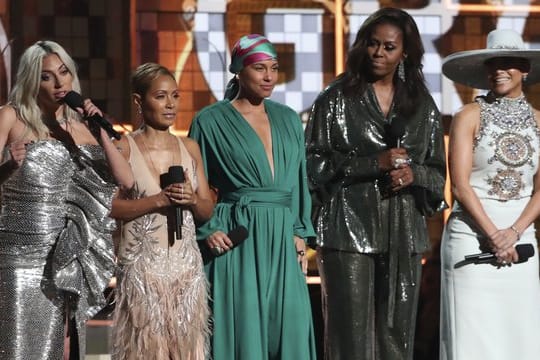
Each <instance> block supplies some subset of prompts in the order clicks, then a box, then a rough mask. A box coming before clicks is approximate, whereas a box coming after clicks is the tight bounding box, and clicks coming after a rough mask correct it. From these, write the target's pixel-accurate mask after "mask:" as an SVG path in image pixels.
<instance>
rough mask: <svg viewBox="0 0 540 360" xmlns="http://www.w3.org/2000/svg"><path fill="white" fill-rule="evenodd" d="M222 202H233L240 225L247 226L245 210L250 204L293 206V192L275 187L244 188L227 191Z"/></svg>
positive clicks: (234, 211)
mask: <svg viewBox="0 0 540 360" xmlns="http://www.w3.org/2000/svg"><path fill="white" fill-rule="evenodd" d="M221 200H222V202H224V203H229V204H233V209H232V211H233V214H234V217H235V219H236V222H237V224H238V225H244V226H247V225H248V224H247V219H246V217H245V214H244V210H245V209H246V208H247V207H249V206H256V207H285V208H289V209H290V208H291V206H292V193H291V192H290V191H284V190H280V189H275V188H242V189H238V190H237V191H234V192H229V193H225V194H223V195H222V197H221Z"/></svg>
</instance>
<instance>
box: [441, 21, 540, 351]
mask: <svg viewBox="0 0 540 360" xmlns="http://www.w3.org/2000/svg"><path fill="white" fill-rule="evenodd" d="M487 45H488V46H487V49H483V50H474V51H465V52H460V53H456V54H453V55H450V56H449V57H448V58H446V59H445V61H444V65H443V72H444V74H445V75H446V76H447V77H449V78H450V79H451V80H453V81H456V82H459V83H461V84H464V85H468V86H471V87H474V88H478V89H488V90H489V92H488V93H487V94H486V95H485V96H478V97H477V98H476V101H474V102H473V103H471V104H467V105H465V106H464V107H463V108H462V109H461V110H460V111H458V112H457V113H456V115H455V116H454V119H453V121H452V126H451V130H450V148H449V163H450V175H451V181H452V192H453V195H454V198H455V200H456V201H455V204H454V207H453V210H452V214H451V216H450V218H449V220H448V223H447V224H446V227H445V231H444V235H443V240H442V247H441V262H442V263H441V271H442V278H441V280H442V283H441V291H442V292H441V346H440V359H441V360H462V359H490V360H498V359H501V360H502V359H519V360H535V359H536V360H537V359H540V342H539V341H538V334H540V278H539V271H538V266H539V262H538V248H537V241H536V238H535V229H534V224H533V222H534V221H535V219H536V218H537V217H538V215H540V192H538V188H539V187H540V176H539V174H538V171H539V166H538V160H539V156H540V153H539V145H540V135H539V134H540V130H539V124H540V113H539V112H538V111H537V110H535V109H533V108H532V107H531V105H530V104H529V103H528V101H527V99H526V98H525V96H524V95H523V90H522V87H523V82H524V79H527V80H526V81H527V83H535V82H538V81H540V65H539V63H540V50H526V49H525V48H524V44H523V41H522V39H521V37H520V36H519V34H517V33H516V32H514V31H511V30H494V31H492V32H491V33H490V34H489V35H488V38H487ZM518 246H519V248H518ZM523 248H525V249H527V248H529V249H530V250H531V251H521V252H520V251H517V249H520V250H521V249H523ZM532 250H534V255H533V256H532V257H530V256H531V255H532ZM479 253H492V254H493V255H494V256H493V260H491V261H489V260H484V261H476V260H470V259H469V260H466V259H465V256H467V255H473V254H479Z"/></svg>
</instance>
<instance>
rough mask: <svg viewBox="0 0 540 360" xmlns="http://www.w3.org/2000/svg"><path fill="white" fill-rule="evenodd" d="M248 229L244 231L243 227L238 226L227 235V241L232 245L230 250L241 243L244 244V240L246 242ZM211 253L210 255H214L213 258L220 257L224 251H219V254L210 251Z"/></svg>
mask: <svg viewBox="0 0 540 360" xmlns="http://www.w3.org/2000/svg"><path fill="white" fill-rule="evenodd" d="M248 234H249V233H248V229H246V227H245V226H242V225H240V226H238V227H236V228H234V229H232V230H231V231H229V232H228V233H227V236H228V237H229V239H231V241H232V243H233V246H232V247H231V250H232V249H233V248H235V247H237V246H238V245H240V244H241V243H242V242H244V240H246V238H247V237H248ZM210 250H211V251H212V254H214V256H221V255H223V254H225V252H224V251H221V252H219V253H218V252H216V251H214V250H213V249H210Z"/></svg>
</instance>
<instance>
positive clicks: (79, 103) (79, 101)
mask: <svg viewBox="0 0 540 360" xmlns="http://www.w3.org/2000/svg"><path fill="white" fill-rule="evenodd" d="M63 101H64V103H66V104H67V105H68V106H69V107H70V108H72V109H73V110H75V111H76V110H77V108H81V109H84V101H83V98H82V96H81V95H80V94H78V93H76V92H75V91H73V90H72V91H70V92H68V93H67V94H66V96H64V100H63ZM84 118H85V119H87V120H88V121H93V122H95V123H97V124H98V125H99V126H101V127H102V128H103V129H104V130H105V131H107V134H109V136H110V137H114V138H115V139H116V140H120V134H119V133H118V132H117V131H116V130H114V129H113V127H112V125H111V123H110V122H108V121H107V120H105V119H104V118H102V117H101V116H99V115H98V114H95V115H92V116H85V117H84Z"/></svg>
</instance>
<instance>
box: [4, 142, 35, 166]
mask: <svg viewBox="0 0 540 360" xmlns="http://www.w3.org/2000/svg"><path fill="white" fill-rule="evenodd" d="M29 143H30V140H24V141H16V142H13V143H11V144H10V145H9V150H8V151H9V155H10V159H9V160H8V161H10V162H11V164H12V167H13V168H14V169H18V168H20V167H21V165H22V163H23V160H24V159H25V158H26V146H27V145H28V144H29Z"/></svg>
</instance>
